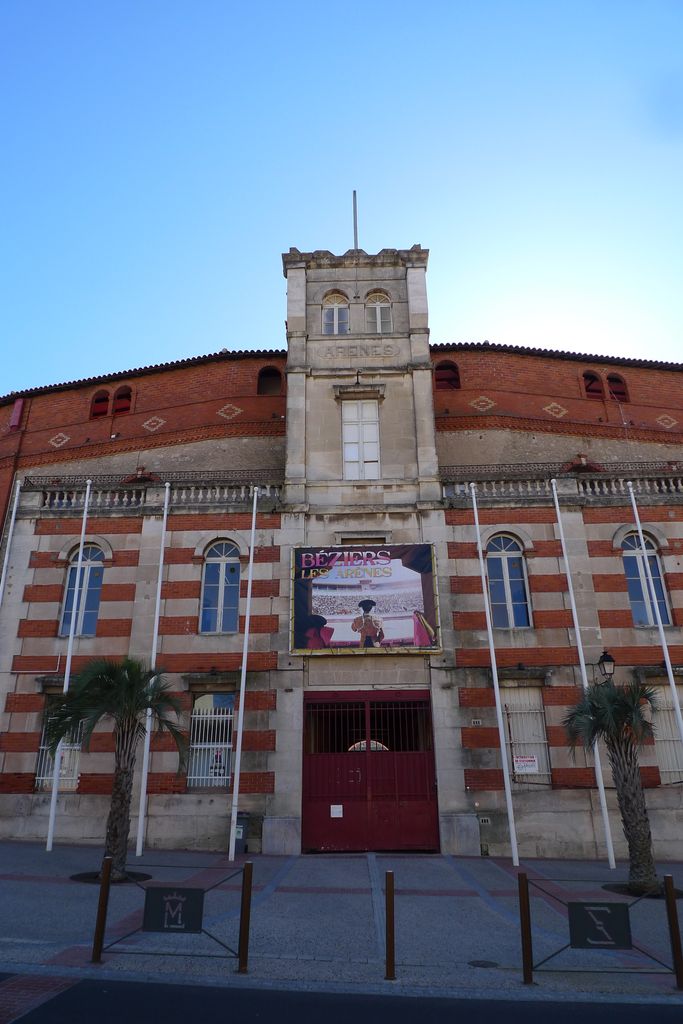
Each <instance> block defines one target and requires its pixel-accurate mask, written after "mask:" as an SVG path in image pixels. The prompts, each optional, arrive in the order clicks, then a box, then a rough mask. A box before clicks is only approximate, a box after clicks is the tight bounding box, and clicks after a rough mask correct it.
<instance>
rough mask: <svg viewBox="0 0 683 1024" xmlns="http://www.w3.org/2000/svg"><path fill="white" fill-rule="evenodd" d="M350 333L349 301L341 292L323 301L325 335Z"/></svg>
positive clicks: (332, 294)
mask: <svg viewBox="0 0 683 1024" xmlns="http://www.w3.org/2000/svg"><path fill="white" fill-rule="evenodd" d="M348 333H349V300H348V299H347V298H346V296H345V295H343V294H342V293H341V292H332V293H331V294H330V295H326V296H325V298H324V299H323V334H348Z"/></svg>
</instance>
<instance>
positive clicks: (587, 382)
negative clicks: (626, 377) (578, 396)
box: [583, 370, 605, 401]
mask: <svg viewBox="0 0 683 1024" xmlns="http://www.w3.org/2000/svg"><path fill="white" fill-rule="evenodd" d="M583 389H584V391H585V393H586V398H596V399H598V401H599V400H600V399H601V398H604V397H605V389H604V387H603V386H602V380H601V379H600V377H599V376H598V374H597V373H592V372H591V371H590V370H586V372H585V373H584V375H583Z"/></svg>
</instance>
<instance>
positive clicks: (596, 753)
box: [550, 480, 617, 869]
mask: <svg viewBox="0 0 683 1024" xmlns="http://www.w3.org/2000/svg"><path fill="white" fill-rule="evenodd" d="M550 486H551V487H552V489H553V500H554V502H555V515H556V516H557V528H558V531H559V534H560V544H561V546H562V557H563V559H564V567H565V576H566V578H567V591H568V593H569V604H570V605H571V609H572V619H573V622H574V633H575V635H576V649H577V651H578V655H579V667H580V670H581V685H582V686H583V690H584V693H585V692H586V691H587V690H588V676H587V675H586V661H585V658H584V655H583V640H582V639H581V627H580V625H579V613H578V611H577V609H576V601H575V600H574V586H573V584H572V571H571V566H570V564H569V555H568V554H567V544H566V542H565V539H564V528H563V526H562V516H561V514H560V502H559V500H558V497H557V481H556V480H551V481H550ZM593 757H594V760H595V778H596V780H597V783H598V795H599V798H600V811H601V813H602V825H603V828H604V830H605V844H606V846H607V861H608V863H609V866H610V867H611V868H612V869H614V868H616V866H617V865H616V861H615V859H614V845H613V843H612V830H611V828H610V823H609V811H608V810H607V798H606V796H605V781H604V779H603V777H602V764H601V762H600V750H599V748H598V744H597V743H594V744H593Z"/></svg>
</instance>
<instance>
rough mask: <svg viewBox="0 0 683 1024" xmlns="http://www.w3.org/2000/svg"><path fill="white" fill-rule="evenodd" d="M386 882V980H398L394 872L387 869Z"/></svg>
mask: <svg viewBox="0 0 683 1024" xmlns="http://www.w3.org/2000/svg"><path fill="white" fill-rule="evenodd" d="M385 878H386V884H385V890H384V892H385V902H386V915H385V916H386V961H387V962H386V974H385V975H384V978H385V981H396V946H395V928H394V920H395V919H394V872H393V871H387V873H386V875H385Z"/></svg>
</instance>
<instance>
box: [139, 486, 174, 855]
mask: <svg viewBox="0 0 683 1024" xmlns="http://www.w3.org/2000/svg"><path fill="white" fill-rule="evenodd" d="M164 490H165V493H164V514H163V517H162V520H161V543H160V544H159V571H158V572H157V594H156V604H155V606H154V629H153V631H152V653H151V656H150V659H149V665H150V668H151V669H152V670H154V669H155V668H156V664H157V646H158V644H159V614H160V612H161V581H162V577H163V571H164V545H165V543H166V522H167V520H168V503H169V497H170V494H171V485H170V483H166V484H164ZM151 742H152V709H151V708H147V714H146V715H145V745H144V749H143V754H142V777H141V779H140V806H139V808H138V833H137V841H136V845H135V856H136V857H141V856H142V846H143V842H144V835H145V821H146V817H147V815H146V810H147V778H148V776H149V748H150V744H151Z"/></svg>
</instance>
